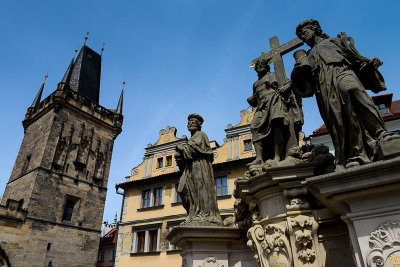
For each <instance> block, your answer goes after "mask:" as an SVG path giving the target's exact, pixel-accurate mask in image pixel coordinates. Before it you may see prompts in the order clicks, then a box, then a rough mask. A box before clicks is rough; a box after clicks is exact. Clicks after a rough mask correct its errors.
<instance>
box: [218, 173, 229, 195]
mask: <svg viewBox="0 0 400 267" xmlns="http://www.w3.org/2000/svg"><path fill="white" fill-rule="evenodd" d="M215 184H216V186H217V196H218V197H219V196H226V195H228V178H227V177H226V176H225V177H219V178H216V179H215Z"/></svg>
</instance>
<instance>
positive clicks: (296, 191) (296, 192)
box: [283, 187, 310, 211]
mask: <svg viewBox="0 0 400 267" xmlns="http://www.w3.org/2000/svg"><path fill="white" fill-rule="evenodd" d="M307 193H308V191H307V189H306V188H305V187H302V188H292V189H285V190H283V195H284V196H285V197H286V198H287V199H288V200H289V205H286V209H287V210H288V211H295V210H305V209H309V208H310V203H309V201H308V199H307Z"/></svg>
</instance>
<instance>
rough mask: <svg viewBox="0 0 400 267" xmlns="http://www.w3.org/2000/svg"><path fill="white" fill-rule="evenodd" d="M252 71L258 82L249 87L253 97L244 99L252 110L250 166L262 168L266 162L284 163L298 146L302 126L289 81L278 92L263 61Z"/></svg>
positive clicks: (276, 84) (300, 114)
mask: <svg viewBox="0 0 400 267" xmlns="http://www.w3.org/2000/svg"><path fill="white" fill-rule="evenodd" d="M254 70H255V71H256V72H257V75H258V79H257V81H256V82H255V83H254V85H253V95H252V96H251V97H249V98H248V99H247V102H248V103H249V104H250V105H251V106H253V107H255V108H256V111H255V113H254V118H253V121H252V122H251V133H252V142H253V144H254V149H255V151H256V159H255V160H254V161H253V163H252V165H258V164H263V163H264V161H266V160H269V161H270V162H271V161H273V162H274V163H278V162H280V161H283V160H285V158H286V156H287V152H288V151H289V149H290V148H292V147H297V146H298V141H299V140H298V138H299V132H300V130H301V127H302V125H303V111H302V109H301V103H300V102H298V99H297V98H296V97H295V95H294V94H293V92H292V89H291V82H290V81H289V82H287V83H286V84H285V85H283V86H282V87H280V88H279V86H278V82H277V80H276V77H275V74H274V73H272V72H270V66H269V65H268V62H267V61H266V60H265V59H261V60H258V61H257V62H256V63H255V66H254ZM300 100H301V99H300Z"/></svg>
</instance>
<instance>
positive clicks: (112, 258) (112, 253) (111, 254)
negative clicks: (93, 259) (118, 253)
mask: <svg viewBox="0 0 400 267" xmlns="http://www.w3.org/2000/svg"><path fill="white" fill-rule="evenodd" d="M114 260H115V250H114V249H113V250H112V251H111V253H110V261H114Z"/></svg>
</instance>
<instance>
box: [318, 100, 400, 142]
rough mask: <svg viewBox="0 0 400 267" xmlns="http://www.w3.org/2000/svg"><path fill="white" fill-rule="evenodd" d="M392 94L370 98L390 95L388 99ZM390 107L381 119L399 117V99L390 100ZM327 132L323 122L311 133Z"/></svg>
mask: <svg viewBox="0 0 400 267" xmlns="http://www.w3.org/2000/svg"><path fill="white" fill-rule="evenodd" d="M392 96H393V94H384V95H377V96H373V97H372V99H373V100H374V101H376V100H378V99H382V98H386V97H390V99H391V98H392ZM390 109H391V111H392V113H389V114H386V115H383V116H382V118H383V120H385V121H386V120H390V119H393V118H398V117H400V100H395V101H392V104H391V107H390ZM327 132H328V129H327V128H326V126H325V124H322V125H321V126H320V127H319V128H318V129H316V130H315V131H313V134H322V133H327Z"/></svg>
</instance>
